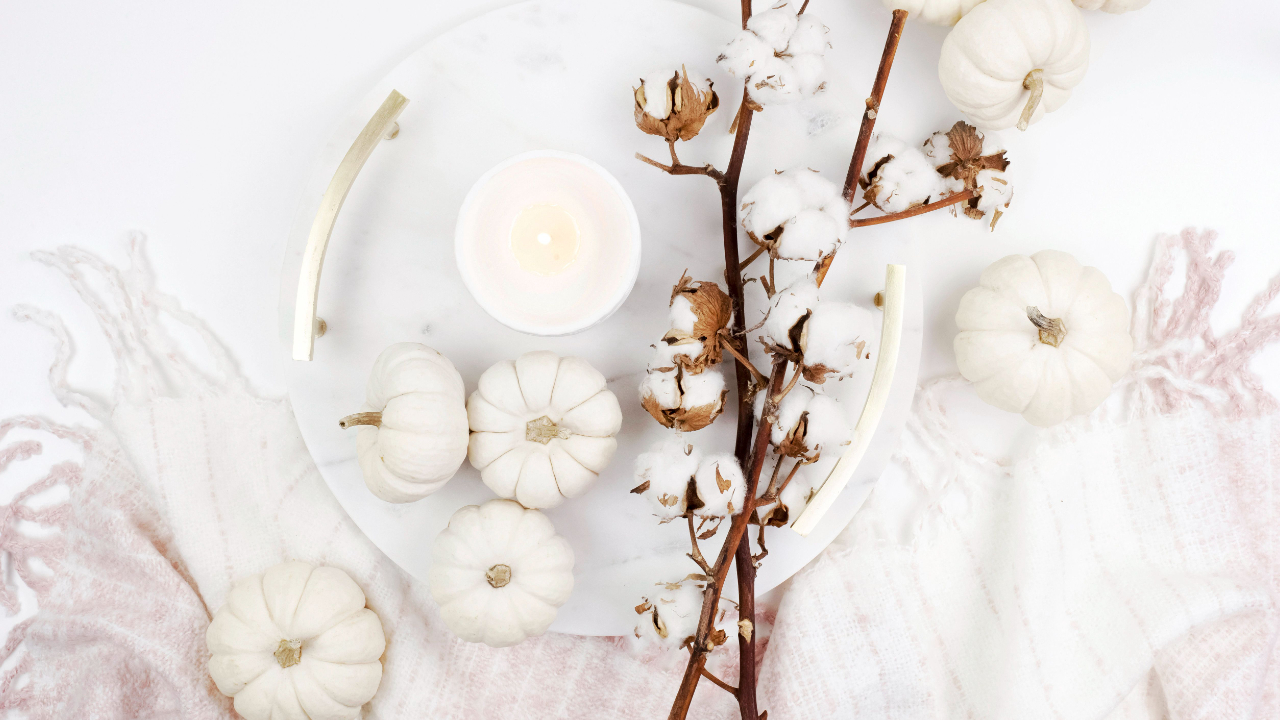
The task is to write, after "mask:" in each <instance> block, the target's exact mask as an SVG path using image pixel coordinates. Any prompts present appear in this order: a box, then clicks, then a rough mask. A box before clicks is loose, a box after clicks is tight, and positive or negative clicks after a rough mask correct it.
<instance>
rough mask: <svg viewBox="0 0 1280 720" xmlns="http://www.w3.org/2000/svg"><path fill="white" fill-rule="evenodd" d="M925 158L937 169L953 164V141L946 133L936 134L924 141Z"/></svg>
mask: <svg viewBox="0 0 1280 720" xmlns="http://www.w3.org/2000/svg"><path fill="white" fill-rule="evenodd" d="M924 156H925V157H927V158H929V162H931V163H933V166H934V167H935V168H937V167H940V166H942V165H946V164H947V163H949V162H951V139H950V138H948V137H947V134H946V133H944V132H936V133H934V134H932V135H930V136H929V139H928V140H925V141H924Z"/></svg>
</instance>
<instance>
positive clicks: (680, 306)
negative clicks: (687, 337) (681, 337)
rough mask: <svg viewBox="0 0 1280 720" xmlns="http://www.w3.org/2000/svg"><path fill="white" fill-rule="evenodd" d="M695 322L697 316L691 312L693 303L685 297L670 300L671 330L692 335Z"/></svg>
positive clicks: (679, 296)
mask: <svg viewBox="0 0 1280 720" xmlns="http://www.w3.org/2000/svg"><path fill="white" fill-rule="evenodd" d="M696 322H698V314H697V313H695V312H694V311H693V303H691V302H689V298H688V297H687V296H685V295H676V296H675V298H673V299H672V300H671V329H673V330H679V331H680V332H683V333H692V332H693V325H694V323H696Z"/></svg>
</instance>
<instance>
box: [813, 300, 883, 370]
mask: <svg viewBox="0 0 1280 720" xmlns="http://www.w3.org/2000/svg"><path fill="white" fill-rule="evenodd" d="M874 331H875V317H874V316H873V315H872V314H871V311H870V310H867V309H865V308H861V307H858V306H857V305H854V304H852V303H843V302H835V301H831V300H824V301H822V302H820V303H818V304H817V306H816V307H814V308H813V314H812V315H811V316H810V317H809V322H808V323H807V324H806V325H805V346H804V362H805V364H806V365H811V366H817V365H822V366H824V367H826V368H827V369H828V370H831V371H832V372H833V373H834V374H835V376H837V377H845V376H848V375H850V374H852V373H853V371H854V369H855V367H856V365H857V363H858V362H859V361H860V360H865V359H867V358H866V357H865V356H866V349H865V345H862V346H860V345H859V341H863V342H865V341H866V340H867V339H869V338H870V337H871V336H872V333H874Z"/></svg>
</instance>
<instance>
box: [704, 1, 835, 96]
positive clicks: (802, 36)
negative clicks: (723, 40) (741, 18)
mask: <svg viewBox="0 0 1280 720" xmlns="http://www.w3.org/2000/svg"><path fill="white" fill-rule="evenodd" d="M828 47H829V43H828V42H827V28H826V26H824V25H823V24H822V22H821V21H819V20H818V19H816V18H814V17H812V16H809V15H805V16H802V17H799V18H797V17H796V15H795V13H794V12H793V11H792V9H791V8H790V7H787V6H783V7H779V8H774V9H772V10H766V11H764V12H761V13H756V14H755V15H752V16H751V19H750V20H748V21H747V29H746V30H743V31H742V32H740V33H738V34H737V35H735V36H734V38H733V39H732V40H730V41H729V43H728V44H727V45H725V47H724V48H723V49H722V50H721V52H720V55H719V57H717V58H716V62H717V63H719V64H720V66H721V67H723V68H724V69H725V70H726V71H727V72H728V73H729V74H731V75H733V76H734V77H738V78H741V79H742V80H743V81H744V83H745V84H746V88H747V92H748V94H749V95H750V99H751V101H752V102H754V103H755V104H757V105H760V106H765V105H783V104H786V103H792V102H795V101H796V100H798V99H800V98H801V97H803V96H804V95H810V94H813V93H815V92H818V91H819V90H821V89H822V88H823V87H824V83H823V80H822V76H823V72H824V70H825V68H824V63H823V60H822V56H823V53H825V52H826V50H827V48H828Z"/></svg>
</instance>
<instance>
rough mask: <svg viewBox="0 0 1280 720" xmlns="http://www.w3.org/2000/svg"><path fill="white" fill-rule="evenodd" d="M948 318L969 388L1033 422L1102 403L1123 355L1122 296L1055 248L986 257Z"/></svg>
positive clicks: (1126, 349) (1127, 351)
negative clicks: (953, 315)
mask: <svg viewBox="0 0 1280 720" xmlns="http://www.w3.org/2000/svg"><path fill="white" fill-rule="evenodd" d="M956 325H958V326H959V327H960V334H959V335H957V336H956V339H955V351H956V362H957V363H958V364H959V366H960V373H961V374H962V375H964V377H965V378H966V379H968V380H969V381H970V382H972V383H973V384H974V388H975V389H976V390H977V392H978V396H979V397H981V398H982V399H983V400H985V401H986V402H988V403H991V404H992V405H994V406H996V407H998V408H1000V409H1001V410H1008V411H1010V412H1016V413H1022V416H1023V417H1024V418H1026V419H1027V421H1028V422H1030V423H1031V424H1032V425H1038V426H1040V427H1048V426H1050V425H1054V424H1057V423H1060V422H1062V421H1063V420H1066V419H1067V418H1069V417H1071V416H1073V415H1080V414H1083V413H1087V412H1089V411H1091V410H1093V409H1094V408H1096V407H1098V405H1100V404H1102V401H1103V400H1104V399H1106V397H1107V395H1108V394H1109V393H1110V392H1111V385H1112V383H1114V382H1115V381H1116V380H1119V379H1120V377H1121V376H1123V375H1124V374H1125V373H1126V372H1127V371H1128V370H1129V363H1130V360H1131V357H1132V355H1133V340H1132V338H1131V337H1130V336H1129V311H1128V309H1127V308H1126V307H1125V302H1124V298H1122V297H1120V296H1119V295H1117V294H1116V293H1115V292H1112V290H1111V283H1109V282H1108V281H1107V278H1106V276H1104V275H1103V274H1102V273H1101V272H1100V271H1098V269H1097V268H1091V267H1083V266H1081V265H1080V263H1078V262H1076V259H1075V258H1073V257H1071V256H1070V255H1068V254H1067V253H1064V252H1059V251H1057V250H1043V251H1041V252H1038V253H1036V254H1035V255H1032V256H1031V257H1026V256H1024V255H1010V256H1009V257H1006V258H1004V259H1002V260H998V261H996V262H995V263H993V264H992V265H991V266H990V267H988V268H987V269H986V270H984V271H983V272H982V278H981V280H980V284H979V286H978V287H976V288H974V289H972V290H970V291H969V292H967V293H965V295H964V297H963V298H961V299H960V308H959V310H957V311H956Z"/></svg>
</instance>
